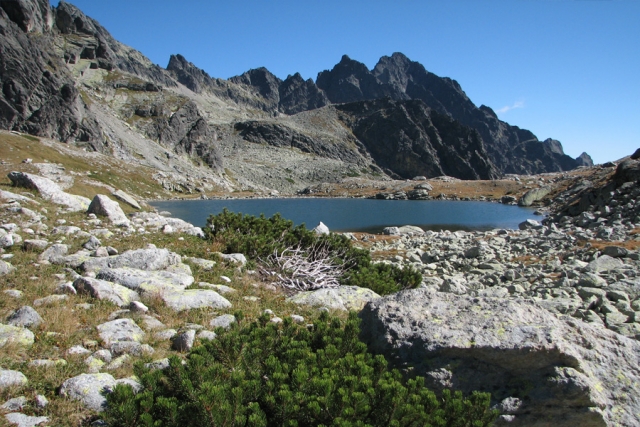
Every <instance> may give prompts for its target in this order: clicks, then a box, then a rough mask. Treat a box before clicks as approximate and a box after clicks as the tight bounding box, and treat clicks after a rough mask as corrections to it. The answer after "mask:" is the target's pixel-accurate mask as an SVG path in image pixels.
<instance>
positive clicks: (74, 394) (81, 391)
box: [60, 374, 116, 411]
mask: <svg viewBox="0 0 640 427" xmlns="http://www.w3.org/2000/svg"><path fill="white" fill-rule="evenodd" d="M115 385H116V380H115V378H113V377H112V376H111V375H109V374H81V375H78V376H77V377H73V378H69V379H68V380H66V381H65V382H64V383H62V386H61V387H60V394H61V395H62V396H66V397H69V398H71V399H73V400H79V401H81V402H82V404H83V405H84V406H85V407H86V408H88V409H91V410H93V411H104V410H105V408H106V405H107V399H106V397H105V395H106V394H108V393H110V392H111V390H112V389H113V387H115Z"/></svg>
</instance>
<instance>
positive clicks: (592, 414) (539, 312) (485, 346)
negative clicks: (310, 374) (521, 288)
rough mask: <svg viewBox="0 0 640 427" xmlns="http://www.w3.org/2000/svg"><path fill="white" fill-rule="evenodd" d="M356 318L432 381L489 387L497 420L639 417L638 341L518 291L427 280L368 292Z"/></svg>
mask: <svg viewBox="0 0 640 427" xmlns="http://www.w3.org/2000/svg"><path fill="white" fill-rule="evenodd" d="M360 317H361V318H362V320H363V321H362V338H363V339H364V340H365V342H367V344H368V346H369V348H370V350H371V351H373V352H375V353H382V354H384V355H385V356H386V357H388V358H389V360H390V361H391V363H392V364H393V365H394V366H397V367H399V368H402V369H406V370H407V372H410V374H411V375H420V376H423V377H425V378H426V379H427V382H428V384H429V385H431V386H432V387H437V388H444V387H453V388H455V389H460V390H463V391H467V392H468V391H471V390H485V391H489V392H491V393H492V396H493V399H494V400H495V402H496V403H497V404H498V405H500V408H501V409H502V411H503V414H504V416H503V417H502V418H501V420H500V421H499V422H498V425H500V423H501V422H504V423H506V422H507V421H509V423H508V425H509V426H548V425H554V426H567V427H568V426H576V425H580V426H604V425H622V426H634V425H638V423H640V416H639V415H638V414H639V413H640V412H639V410H640V392H639V391H638V390H640V360H639V356H638V355H639V354H640V344H639V343H638V342H637V341H635V340H631V339H628V338H625V337H622V336H620V335H618V334H616V333H614V332H611V331H608V330H605V329H603V328H600V327H597V326H593V325H589V324H586V323H583V322H581V321H579V320H576V319H571V318H562V319H559V318H557V317H556V316H554V315H552V314H550V313H549V312H547V311H546V310H544V309H541V308H538V307H536V306H535V305H533V304H531V303H529V302H526V301H524V300H514V299H498V298H478V297H468V296H458V295H453V294H450V293H447V294H445V293H440V292H433V291H429V290H427V289H418V290H411V291H405V292H400V293H398V294H395V295H392V296H389V297H385V298H380V299H377V300H374V301H372V302H370V303H369V304H367V305H366V306H365V308H364V309H363V311H362V312H361V313H360ZM487 387H489V389H487ZM549 420H553V421H552V423H551V424H550V421H549ZM505 425H506V424H505Z"/></svg>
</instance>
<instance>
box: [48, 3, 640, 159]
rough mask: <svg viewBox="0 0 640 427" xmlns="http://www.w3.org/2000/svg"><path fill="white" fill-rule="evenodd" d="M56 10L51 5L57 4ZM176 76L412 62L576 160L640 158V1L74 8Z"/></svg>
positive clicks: (312, 74)
mask: <svg viewBox="0 0 640 427" xmlns="http://www.w3.org/2000/svg"><path fill="white" fill-rule="evenodd" d="M57 3H58V2H57V0H55V1H52V4H54V5H57ZM69 3H72V4H75V5H76V6H78V7H79V8H80V9H81V10H82V11H83V12H85V13H86V14H87V15H89V16H91V17H92V18H94V19H96V20H97V21H98V22H100V23H101V24H102V25H103V26H104V27H105V28H106V29H107V30H108V31H110V32H111V34H112V35H113V36H114V37H115V38H116V39H117V40H119V41H121V42H123V43H125V44H127V45H129V46H132V47H134V48H135V49H137V50H139V51H141V52H142V53H143V54H145V55H146V56H147V57H149V58H150V59H151V60H152V61H153V62H155V63H157V64H159V65H161V66H163V67H166V65H167V63H168V61H169V55H171V54H176V53H180V54H182V55H183V56H184V57H185V58H187V60H189V61H191V62H193V63H194V64H195V65H196V66H198V67H200V68H202V69H204V70H205V71H206V72H208V73H209V74H210V75H211V76H212V77H221V78H229V77H231V76H235V75H239V74H242V73H243V72H245V71H247V70H249V69H251V68H258V67H266V68H268V69H269V70H270V71H271V72H272V73H274V74H275V75H276V76H278V77H280V78H281V79H284V78H286V77H287V75H289V74H294V73H296V72H299V73H300V74H302V76H303V77H304V78H313V79H314V80H315V79H316V76H317V74H318V72H320V71H322V70H325V69H331V68H333V66H334V65H335V64H336V63H338V62H339V61H340V58H341V56H342V55H343V54H347V55H349V56H350V57H351V58H352V59H355V60H358V61H360V62H363V63H364V64H366V65H367V66H368V67H369V68H370V69H371V68H373V67H374V66H375V64H376V63H377V61H378V59H379V58H380V57H381V56H384V55H391V54H392V53H393V52H402V53H404V54H405V55H407V56H408V57H409V58H410V59H412V60H414V61H418V62H420V63H421V64H423V65H424V66H425V68H426V69H427V70H428V71H431V72H433V73H435V74H437V75H439V76H443V77H451V78H453V79H455V80H457V81H458V82H459V83H460V85H461V86H462V88H463V90H464V91H465V92H466V93H467V95H468V96H469V98H470V99H471V100H472V101H473V102H474V103H475V104H476V105H478V106H480V105H481V104H485V105H488V106H489V107H491V108H493V109H494V110H495V111H496V112H497V113H498V116H499V117H500V118H501V119H502V120H505V121H507V122H508V123H510V124H512V125H516V126H520V127H522V128H526V129H529V130H531V131H532V132H533V133H534V134H535V135H536V136H537V137H538V138H539V139H541V140H543V139H546V138H554V139H558V140H559V141H560V142H562V144H563V146H564V150H565V152H566V153H567V154H569V155H570V156H572V157H576V156H578V155H580V153H582V152H583V151H586V152H588V153H589V154H590V155H591V156H592V157H593V159H594V161H595V162H596V163H603V162H606V161H610V160H617V159H619V158H621V157H624V156H626V155H629V154H631V153H633V152H634V151H635V150H636V149H637V148H640V81H639V78H640V0H394V1H391V0H388V1H379V0H322V1H318V0H314V1H311V0H295V1H294V0H235V1H218V0H216V1H214V0H181V1H175V0H172V1H168V0H108V1H98V0H71V1H69Z"/></svg>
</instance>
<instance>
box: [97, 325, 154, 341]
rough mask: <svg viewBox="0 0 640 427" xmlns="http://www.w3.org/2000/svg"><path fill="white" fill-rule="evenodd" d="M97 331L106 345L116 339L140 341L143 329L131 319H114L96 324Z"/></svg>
mask: <svg viewBox="0 0 640 427" xmlns="http://www.w3.org/2000/svg"><path fill="white" fill-rule="evenodd" d="M97 329H98V333H99V335H100V338H101V339H102V341H104V343H105V345H106V346H110V345H111V344H113V343H116V342H118V341H135V342H140V341H142V340H143V339H144V336H145V333H144V331H143V330H142V329H141V328H140V327H139V326H138V325H136V322H134V321H133V320H131V319H116V320H112V321H110V322H106V323H103V324H101V325H98V326H97Z"/></svg>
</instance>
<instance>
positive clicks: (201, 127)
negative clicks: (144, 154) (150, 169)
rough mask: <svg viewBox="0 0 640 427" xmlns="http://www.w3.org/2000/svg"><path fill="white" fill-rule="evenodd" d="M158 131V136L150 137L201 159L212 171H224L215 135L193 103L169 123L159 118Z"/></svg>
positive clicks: (175, 115) (179, 151)
mask: <svg viewBox="0 0 640 427" xmlns="http://www.w3.org/2000/svg"><path fill="white" fill-rule="evenodd" d="M155 127H156V129H155V130H156V132H157V134H156V135H151V136H155V138H154V139H156V138H157V139H158V141H159V142H160V143H161V144H162V145H164V146H166V147H167V148H170V149H172V150H173V151H174V152H176V153H178V154H189V155H190V156H193V157H197V158H200V159H202V160H203V161H204V162H205V163H206V164H207V165H208V166H209V167H211V168H213V169H216V170H217V169H220V168H221V167H222V157H221V156H220V154H219V153H218V149H217V147H216V145H215V144H214V140H215V138H214V135H213V132H212V131H211V130H210V129H209V125H208V124H207V122H206V120H205V119H204V118H203V117H202V115H201V114H200V111H199V110H198V107H197V106H196V104H195V103H194V102H192V101H189V102H187V103H186V104H185V105H183V106H182V107H180V109H179V110H178V111H176V112H175V113H174V114H173V115H172V116H171V117H170V118H169V119H166V118H164V117H161V118H158V119H157V120H156V123H155Z"/></svg>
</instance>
